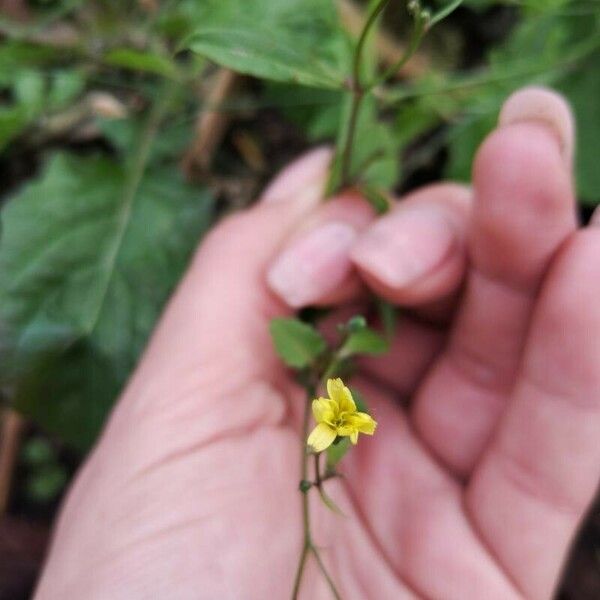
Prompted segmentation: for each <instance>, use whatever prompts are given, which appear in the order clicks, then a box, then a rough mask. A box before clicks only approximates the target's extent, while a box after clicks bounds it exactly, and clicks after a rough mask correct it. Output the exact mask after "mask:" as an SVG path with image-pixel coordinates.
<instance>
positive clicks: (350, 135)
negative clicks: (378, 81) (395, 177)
mask: <svg viewBox="0 0 600 600" xmlns="http://www.w3.org/2000/svg"><path fill="white" fill-rule="evenodd" d="M362 99H363V92H362V91H361V90H360V89H358V88H357V89H355V90H354V92H353V93H352V106H351V107H350V117H349V118H348V125H347V128H346V135H345V139H344V150H343V152H342V180H341V183H340V187H344V186H346V185H347V184H348V183H349V181H350V170H351V168H352V149H353V147H354V137H355V135H356V124H357V122H358V114H359V110H360V105H361V102H362Z"/></svg>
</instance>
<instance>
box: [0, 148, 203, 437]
mask: <svg viewBox="0 0 600 600" xmlns="http://www.w3.org/2000/svg"><path fill="white" fill-rule="evenodd" d="M128 175H129V174H128V172H127V171H126V169H125V168H124V167H123V166H122V165H120V164H118V163H116V162H114V161H112V160H109V159H106V158H100V157H87V158H75V157H73V156H71V155H68V154H57V155H55V156H54V157H53V158H52V159H51V160H50V161H49V163H48V164H47V166H46V168H45V169H44V171H43V172H42V174H41V175H40V177H39V178H38V179H37V180H35V181H33V182H32V183H30V184H29V185H27V186H25V187H24V188H22V189H21V191H20V192H19V193H17V194H16V196H15V197H13V198H12V200H10V201H9V202H8V203H7V204H6V205H5V206H4V209H3V211H2V229H3V236H2V238H1V240H0V330H1V331H2V333H3V342H2V347H1V348H0V379H1V383H3V384H5V385H9V386H11V388H12V389H13V390H14V401H15V403H16V406H17V408H19V409H20V410H21V411H23V412H25V413H26V414H28V415H30V416H31V417H32V418H34V419H36V420H37V421H38V422H39V423H40V424H41V425H42V426H43V427H45V428H47V429H48V430H50V431H53V432H55V433H57V434H58V435H59V436H61V437H62V438H63V439H65V440H66V441H68V442H70V443H71V444H74V445H76V446H78V447H79V448H86V447H88V446H89V444H90V443H91V442H92V441H93V440H94V438H95V436H96V434H97V432H98V430H99V428H100V427H101V424H102V422H103V420H104V417H105V415H106V413H107V411H108V410H109V409H110V407H111V405H112V404H113V402H114V400H115V398H116V397H117V395H118V393H119V391H120V389H121V387H122V385H123V383H124V382H125V381H126V379H127V377H128V375H129V373H130V372H131V370H132V368H133V366H134V365H135V363H136V361H137V358H138V356H139V354H140V352H141V350H142V349H143V347H144V345H145V343H146V341H147V338H148V335H149V333H150V332H151V330H152V328H153V326H154V324H155V321H156V319H157V317H158V316H159V314H160V312H161V309H162V306H163V304H164V302H165V301H166V299H167V298H168V296H169V294H170V292H171V290H172V289H173V287H174V285H175V283H176V282H177V281H178V279H179V277H180V275H181V273H182V271H183V269H184V267H185V265H186V263H187V260H188V258H189V256H190V253H191V251H192V249H193V247H194V246H195V245H196V243H197V241H198V238H199V237H200V235H201V234H202V233H203V232H204V231H205V229H206V228H207V226H208V224H209V223H210V218H211V214H212V200H211V198H210V197H209V196H208V194H207V193H205V192H203V191H201V190H198V189H194V188H192V187H191V186H188V185H187V184H185V183H184V182H183V180H182V179H181V177H180V176H179V175H178V173H177V172H176V171H175V170H173V169H169V168H165V167H162V168H161V167H158V166H155V167H153V169H152V171H151V172H149V173H147V174H146V175H145V176H143V177H142V179H141V181H140V183H139V185H138V186H137V187H136V188H135V189H134V190H133V193H127V194H126V193H124V190H125V188H126V182H128V181H129V176H128Z"/></svg>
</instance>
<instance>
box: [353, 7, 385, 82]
mask: <svg viewBox="0 0 600 600" xmlns="http://www.w3.org/2000/svg"><path fill="white" fill-rule="evenodd" d="M389 2H390V0H381V1H380V2H379V3H378V4H377V5H376V6H375V8H373V10H372V11H371V14H370V15H369V16H368V18H367V22H366V23H365V25H364V27H363V29H362V31H361V33H360V37H359V38H358V43H357V44H356V50H355V51H354V63H353V69H352V78H353V87H354V88H356V87H358V88H360V87H361V86H360V64H361V62H362V53H363V49H364V46H365V43H366V41H367V35H368V34H369V31H370V30H371V27H373V25H374V23H375V21H376V20H377V17H378V16H379V15H380V14H381V13H382V11H383V9H384V8H385V7H386V6H387V5H388V4H389Z"/></svg>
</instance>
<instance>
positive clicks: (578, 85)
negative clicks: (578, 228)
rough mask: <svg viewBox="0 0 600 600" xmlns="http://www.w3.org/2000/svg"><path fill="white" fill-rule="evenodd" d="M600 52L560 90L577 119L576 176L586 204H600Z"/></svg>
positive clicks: (564, 83)
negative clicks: (599, 102) (599, 165)
mask: <svg viewBox="0 0 600 600" xmlns="http://www.w3.org/2000/svg"><path fill="white" fill-rule="evenodd" d="M599 64H600V52H596V53H595V54H594V55H592V56H591V57H590V58H589V60H588V61H587V62H586V63H585V64H583V65H582V66H581V68H579V69H578V70H577V71H574V72H573V73H569V74H568V75H567V76H566V77H565V78H564V79H562V80H561V81H560V82H558V84H557V88H558V90H559V91H561V92H562V93H563V94H564V95H565V96H566V97H567V98H568V99H569V101H570V103H571V106H572V107H573V111H574V112H575V115H576V117H577V124H578V127H577V151H576V161H575V174H576V180H577V191H578V194H579V197H580V200H581V201H582V202H583V203H585V204H590V205H595V204H598V203H600V169H598V139H599V138H600V111H599V110H598V98H600V72H599V71H600V70H599V69H598V65H599Z"/></svg>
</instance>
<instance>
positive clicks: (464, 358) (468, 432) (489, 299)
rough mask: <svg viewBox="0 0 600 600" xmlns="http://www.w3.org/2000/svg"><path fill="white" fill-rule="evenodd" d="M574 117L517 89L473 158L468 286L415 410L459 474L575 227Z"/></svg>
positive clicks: (538, 93)
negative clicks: (552, 267)
mask: <svg viewBox="0 0 600 600" xmlns="http://www.w3.org/2000/svg"><path fill="white" fill-rule="evenodd" d="M548 123H552V127H549V126H548ZM570 123H571V120H570V115H569V112H568V108H567V107H566V105H565V103H564V101H563V100H562V99H561V98H560V97H559V96H557V95H555V94H553V93H551V92H548V91H544V90H539V89H528V90H523V91H521V92H517V94H515V95H514V96H512V97H511V98H510V99H509V100H508V101H507V103H506V105H505V108H504V109H503V111H502V114H501V118H500V125H499V128H498V129H497V130H496V131H495V132H494V133H492V134H491V135H490V136H489V137H488V139H487V140H486V141H485V143H484V144H483V146H482V148H481V149H480V151H479V153H478V155H477V159H476V163H475V167H474V196H475V198H474V205H473V215H472V219H471V224H470V231H469V245H468V252H469V259H470V263H471V267H470V271H469V274H468V282H467V286H466V290H465V294H464V298H463V301H462V305H461V307H460V310H459V313H458V315H457V319H456V322H455V326H454V329H453V331H452V333H451V336H450V340H449V344H448V348H447V350H446V352H445V353H444V354H443V355H442V357H441V358H440V361H439V362H438V364H437V365H436V366H435V367H434V370H433V372H432V373H431V375H430V377H429V378H428V380H427V381H426V383H425V385H424V386H423V388H422V389H421V391H420V394H419V396H418V398H417V399H416V405H415V410H414V420H415V424H416V426H417V428H418V430H419V432H420V433H421V435H422V436H423V438H424V439H425V440H426V442H427V443H428V444H429V445H430V446H431V448H432V449H433V450H434V451H435V452H436V454H437V455H438V456H439V457H440V458H441V459H442V460H443V461H444V462H445V463H446V464H447V465H449V466H450V467H451V468H452V469H454V470H456V471H457V472H458V473H460V474H463V475H467V474H468V473H469V472H470V470H471V469H472V467H473V465H474V463H475V461H476V460H477V458H478V456H479V455H480V452H481V451H482V449H483V447H484V446H485V444H486V443H487V441H488V439H489V436H490V435H491V433H492V431H493V429H494V427H495V425H496V423H497V419H498V417H499V415H500V413H501V411H502V410H503V408H504V403H505V398H506V395H507V393H508V392H509V391H510V390H511V387H512V385H513V382H514V376H515V372H516V369H517V366H518V364H519V360H520V356H521V354H522V348H523V343H524V339H525V336H526V333H527V329H528V326H529V319H530V315H531V312H532V309H533V306H534V302H535V298H536V293H537V291H538V287H539V285H540V282H541V280H542V278H543V276H544V274H545V272H546V270H547V268H548V265H549V263H550V261H551V259H552V257H553V255H554V253H555V252H556V251H557V249H558V248H559V247H560V245H561V244H562V243H563V242H564V240H565V239H566V238H567V237H568V236H569V235H570V234H571V233H572V232H573V231H574V230H575V227H576V218H575V207H574V199H573V194H572V189H571V170H570V152H571V150H570V148H572V144H573V141H572V138H568V139H567V138H565V137H564V136H568V135H571V134H572V126H571V125H568V126H567V124H570Z"/></svg>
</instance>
